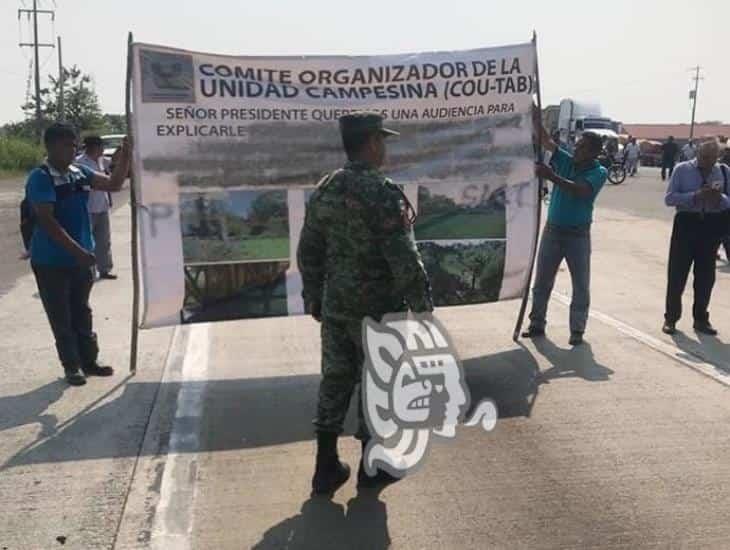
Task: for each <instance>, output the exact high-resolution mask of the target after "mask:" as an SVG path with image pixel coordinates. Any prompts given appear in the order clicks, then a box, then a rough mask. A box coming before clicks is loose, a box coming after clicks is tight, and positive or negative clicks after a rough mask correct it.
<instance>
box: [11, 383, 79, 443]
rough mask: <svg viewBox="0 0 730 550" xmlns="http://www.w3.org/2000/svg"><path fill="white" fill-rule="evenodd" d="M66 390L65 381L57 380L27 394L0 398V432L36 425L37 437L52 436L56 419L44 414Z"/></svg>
mask: <svg viewBox="0 0 730 550" xmlns="http://www.w3.org/2000/svg"><path fill="white" fill-rule="evenodd" d="M67 388H68V384H67V383H66V381H65V380H63V379H58V380H56V381H54V382H49V383H48V384H45V385H44V386H41V387H40V388H36V389H34V390H31V391H29V392H27V393H22V394H20V395H9V396H5V397H0V411H2V414H1V415H0V432H2V431H4V430H9V429H11V428H16V427H18V426H25V425H26V424H36V423H37V424H40V425H41V433H40V435H39V437H48V436H50V435H52V434H53V433H54V432H55V431H56V425H57V424H58V419H57V418H56V416H55V415H53V414H44V413H45V411H46V410H47V409H48V407H50V406H51V405H52V404H53V403H55V402H56V401H58V400H59V399H60V398H61V396H62V395H63V392H64V391H66V389H67Z"/></svg>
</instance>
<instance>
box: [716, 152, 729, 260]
mask: <svg viewBox="0 0 730 550" xmlns="http://www.w3.org/2000/svg"><path fill="white" fill-rule="evenodd" d="M724 145H725V148H724V149H723V152H722V157H721V158H720V162H721V163H722V164H724V165H725V168H724V170H725V173H728V171H730V142H729V141H728V140H727V139H726V140H725V143H724ZM722 247H723V248H724V249H725V261H726V262H727V263H729V264H730V224H728V228H727V233H726V235H725V236H724V237H723V238H722ZM718 255H719V254H718Z"/></svg>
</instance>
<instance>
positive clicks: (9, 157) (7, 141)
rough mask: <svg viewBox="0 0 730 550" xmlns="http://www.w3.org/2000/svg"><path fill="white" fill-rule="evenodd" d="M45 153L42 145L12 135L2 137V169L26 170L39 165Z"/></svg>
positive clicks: (0, 154) (0, 163) (0, 158)
mask: <svg viewBox="0 0 730 550" xmlns="http://www.w3.org/2000/svg"><path fill="white" fill-rule="evenodd" d="M44 156H45V153H44V151H43V148H42V147H41V146H40V145H37V144H35V143H32V142H29V141H25V140H23V139H18V138H12V137H0V170H7V171H26V170H29V169H31V168H33V167H34V166H38V165H39V164H40V163H41V162H42V161H43V157H44Z"/></svg>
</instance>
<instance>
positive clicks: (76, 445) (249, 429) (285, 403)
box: [0, 347, 538, 471]
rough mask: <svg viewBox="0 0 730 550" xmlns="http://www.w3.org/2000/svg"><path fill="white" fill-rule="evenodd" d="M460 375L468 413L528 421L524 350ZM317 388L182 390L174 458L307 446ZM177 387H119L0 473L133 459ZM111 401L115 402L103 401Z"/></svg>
mask: <svg viewBox="0 0 730 550" xmlns="http://www.w3.org/2000/svg"><path fill="white" fill-rule="evenodd" d="M464 370H465V373H466V377H467V384H468V386H469V388H470V392H471V397H472V403H473V404H474V405H476V404H477V403H478V402H479V401H481V400H482V399H485V398H491V399H493V400H494V401H495V402H496V404H497V407H498V410H499V416H500V418H508V417H516V416H529V415H530V411H531V408H532V405H533V403H534V400H535V397H536V395H537V374H538V367H537V363H536V361H535V359H534V357H533V356H532V354H531V353H530V352H529V351H528V350H527V349H526V348H524V347H522V348H517V349H513V350H510V351H506V352H502V353H497V354H493V355H486V356H483V357H477V358H471V359H467V360H465V361H464ZM319 380H320V376H319V375H314V374H313V375H301V376H286V377H271V378H254V379H233V380H210V381H205V382H197V381H195V382H185V383H184V387H185V388H186V390H190V391H191V392H193V393H197V392H202V393H203V397H202V402H203V403H204V405H203V413H202V415H201V418H200V419H197V418H195V419H179V418H178V419H177V420H176V422H194V423H195V424H196V429H199V431H200V434H199V438H198V444H197V445H196V446H195V448H190V449H186V448H184V446H183V448H182V449H179V451H180V452H213V451H226V450H236V449H249V448H258V447H267V446H273V445H283V444H288V443H294V442H301V441H311V440H312V439H313V438H314V430H313V427H312V424H311V420H312V417H313V414H314V410H315V404H316V399H317V392H318V388H319ZM127 382H128V383H127ZM62 387H63V386H62V385H58V386H56V385H49V387H48V388H46V389H45V390H38V392H37V393H36V394H34V395H30V396H27V395H26V396H25V397H24V398H23V401H24V402H23V403H22V404H19V405H18V406H17V408H18V409H19V410H20V411H25V412H20V413H14V414H13V415H11V418H14V419H15V420H11V422H14V424H12V425H16V424H18V423H21V422H22V423H28V422H32V421H38V420H37V419H38V418H40V417H41V416H43V414H42V413H43V411H44V410H45V409H46V408H47V407H48V405H49V404H50V402H52V400H55V399H58V397H60V395H59V396H56V395H55V393H54V392H59V391H62ZM122 387H123V390H122V392H121V393H119V392H118V390H119V388H122ZM182 387H183V385H181V384H180V383H177V382H176V383H169V384H164V385H162V386H160V385H158V384H157V383H148V382H144V383H135V382H134V381H133V379H129V381H127V380H124V381H121V382H120V383H119V384H118V385H117V386H115V388H113V389H112V390H110V391H109V392H107V393H106V394H105V396H102V397H100V398H98V399H96V400H95V401H94V403H93V404H92V405H90V406H87V407H86V408H84V409H83V410H82V411H80V412H79V413H77V414H76V415H75V416H74V417H73V418H71V419H68V420H66V421H64V422H63V423H62V424H61V425H58V426H55V431H52V433H51V434H50V436H49V437H39V438H38V440H37V441H34V442H33V443H31V444H29V445H27V446H26V447H25V448H23V449H21V450H20V451H19V452H18V453H17V454H16V455H15V456H13V457H12V458H10V459H9V460H8V461H7V462H6V463H5V464H3V465H1V466H0V471H2V470H4V469H8V468H12V467H15V466H20V465H26V464H40V463H49V462H65V461H72V460H92V459H103V458H119V457H128V456H137V453H139V452H140V448H141V440H142V438H143V437H144V431H145V429H146V426H147V422H148V419H149V414H150V411H151V408H152V406H153V404H154V401H155V395H156V394H157V392H159V393H160V395H166V396H170V397H169V398H170V399H177V395H178V393H179V391H180V389H181V388H182ZM85 388H87V389H81V390H80V391H88V388H89V386H85ZM70 391H71V390H69V392H70ZM73 391H79V390H78V389H76V388H74V389H73ZM114 394H116V398H115V399H113V400H111V401H109V400H107V398H108V396H109V395H114ZM21 397H23V396H17V397H16V398H14V399H18V400H20V398H21ZM6 399H7V398H6ZM173 403H174V401H173ZM355 404H356V399H353V400H352V403H351V410H350V413H349V414H348V422H347V424H346V425H345V433H346V434H348V435H352V434H354V432H355V430H356V425H355V424H356V422H355V419H356V417H357V414H356V411H355ZM0 407H1V408H0V416H2V418H3V419H5V417H6V415H5V413H4V412H3V411H5V410H10V409H12V408H13V407H14V405H13V404H12V403H10V402H7V403H3V404H0ZM23 407H24V408H23ZM34 419H36V420H34ZM4 421H5V420H4ZM51 425H55V423H54V424H49V426H51ZM50 429H51V428H49V430H50ZM163 435H164V437H161V438H160V444H159V446H158V447H159V448H156V449H153V450H152V451H148V452H154V453H159V454H164V453H166V452H167V442H168V440H169V433H167V434H163Z"/></svg>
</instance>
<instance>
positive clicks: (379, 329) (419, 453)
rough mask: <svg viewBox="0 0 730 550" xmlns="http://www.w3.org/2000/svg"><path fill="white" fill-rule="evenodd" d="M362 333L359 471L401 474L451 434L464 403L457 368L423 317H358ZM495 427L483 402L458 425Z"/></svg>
mask: <svg viewBox="0 0 730 550" xmlns="http://www.w3.org/2000/svg"><path fill="white" fill-rule="evenodd" d="M362 334H363V336H362V337H363V350H364V353H365V363H364V367H363V373H362V400H363V403H362V405H363V415H364V417H365V421H366V422H367V425H368V428H369V429H370V434H371V439H370V441H369V442H368V445H367V448H366V449H365V454H364V457H363V458H364V464H365V470H366V472H367V473H368V475H375V473H376V471H377V469H382V470H385V471H387V472H388V473H389V474H391V475H393V476H396V477H402V476H404V475H405V474H406V473H408V472H409V471H412V470H413V469H415V468H416V467H418V466H419V465H420V464H421V463H422V461H423V459H424V457H425V455H426V451H427V450H428V446H429V443H430V441H431V439H432V436H436V437H441V438H445V439H450V438H453V437H454V436H455V435H456V426H457V424H459V422H460V421H461V420H462V419H463V418H464V416H465V415H466V413H467V411H468V410H469V405H470V403H469V402H470V396H469V388H468V387H467V385H466V378H465V376H464V370H463V368H462V366H461V363H460V362H459V359H458V357H457V354H456V350H455V348H454V347H453V345H452V344H451V342H450V340H449V338H448V334H447V332H446V330H445V328H444V327H443V325H442V324H441V323H439V322H438V321H437V320H436V319H435V318H434V317H433V315H431V314H413V313H411V314H405V313H402V314H389V315H386V316H385V317H384V318H383V320H382V321H381V322H380V323H377V322H375V321H373V320H372V319H370V318H365V320H364V321H363V327H362ZM496 423H497V407H496V405H495V403H494V401H492V400H491V399H485V400H483V401H481V402H480V403H479V404H478V405H477V407H476V408H475V409H474V412H473V413H472V415H471V418H470V419H469V420H467V421H466V422H465V423H464V424H465V425H466V426H476V425H478V424H481V426H482V427H483V429H484V430H485V431H487V432H488V431H491V430H492V429H494V426H495V425H496Z"/></svg>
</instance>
